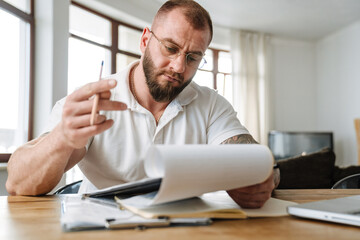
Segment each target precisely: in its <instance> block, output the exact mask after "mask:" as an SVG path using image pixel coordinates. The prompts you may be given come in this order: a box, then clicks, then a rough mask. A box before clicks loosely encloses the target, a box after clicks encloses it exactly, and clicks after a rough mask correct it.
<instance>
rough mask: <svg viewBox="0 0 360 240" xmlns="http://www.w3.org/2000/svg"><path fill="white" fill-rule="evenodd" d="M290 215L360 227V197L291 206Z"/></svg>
mask: <svg viewBox="0 0 360 240" xmlns="http://www.w3.org/2000/svg"><path fill="white" fill-rule="evenodd" d="M287 211H288V213H289V214H290V215H292V216H296V217H302V218H309V219H315V220H323V221H328V222H334V223H342V224H349V225H353V226H358V227H360V195H354V196H350V197H343V198H336V199H331V200H322V201H316V202H310V203H302V204H298V205H294V206H289V207H288V208H287Z"/></svg>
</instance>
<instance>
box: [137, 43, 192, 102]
mask: <svg viewBox="0 0 360 240" xmlns="http://www.w3.org/2000/svg"><path fill="white" fill-rule="evenodd" d="M143 69H144V73H145V79H146V84H147V86H148V88H149V91H150V94H151V96H152V97H153V99H154V100H155V101H157V102H171V101H172V100H173V99H174V98H176V96H177V95H179V94H180V93H181V91H182V90H184V88H185V87H186V86H187V85H189V83H190V82H191V80H192V78H193V77H192V78H190V79H189V80H187V81H186V82H184V77H183V75H181V74H179V73H174V72H172V71H171V72H167V71H165V70H162V71H159V72H157V71H156V70H155V65H154V62H153V60H152V58H151V56H150V52H149V50H148V48H146V50H145V53H144V60H143ZM163 74H167V75H169V76H171V77H173V78H176V79H178V80H179V81H180V82H181V83H182V84H181V85H180V86H177V87H174V86H173V85H172V83H171V82H166V83H165V84H164V85H163V86H162V85H160V84H159V83H158V82H157V80H156V78H157V77H158V76H161V75H163Z"/></svg>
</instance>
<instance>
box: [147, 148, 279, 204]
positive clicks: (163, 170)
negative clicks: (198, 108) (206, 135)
mask: <svg viewBox="0 0 360 240" xmlns="http://www.w3.org/2000/svg"><path fill="white" fill-rule="evenodd" d="M273 163H274V162H273V157H272V154H271V152H270V150H269V149H268V148H267V147H266V146H263V145H258V144H233V145H217V146H214V145H182V146H178V145H154V146H152V147H151V148H150V150H149V152H148V154H147V157H146V159H145V171H146V174H147V175H148V176H149V177H150V178H158V177H161V178H162V183H161V186H160V189H159V191H158V193H157V195H156V196H155V198H154V199H153V201H152V202H151V205H154V204H160V203H165V202H170V201H174V200H180V199H185V198H189V197H195V196H200V195H201V194H203V193H207V192H213V191H218V190H230V189H234V188H239V187H244V186H250V185H254V184H257V183H261V182H263V181H265V180H266V179H267V178H268V177H269V176H270V174H271V172H272V168H273Z"/></svg>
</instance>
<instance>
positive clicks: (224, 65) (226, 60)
mask: <svg viewBox="0 0 360 240" xmlns="http://www.w3.org/2000/svg"><path fill="white" fill-rule="evenodd" d="M231 71H232V66H231V54H230V53H228V52H219V72H223V73H231Z"/></svg>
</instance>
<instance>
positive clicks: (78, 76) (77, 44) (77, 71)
mask: <svg viewBox="0 0 360 240" xmlns="http://www.w3.org/2000/svg"><path fill="white" fill-rule="evenodd" d="M89 56H91V57H89ZM110 59H111V55H110V51H108V50H107V49H105V48H102V47H98V46H95V45H93V44H90V43H87V42H84V41H81V40H78V39H74V38H69V66H68V68H69V70H68V71H69V75H68V93H72V92H73V91H74V90H75V89H76V88H78V87H80V86H83V85H84V84H86V83H89V82H95V81H98V80H99V73H100V66H101V61H104V68H103V72H102V77H106V76H108V75H110V72H111V70H110V68H111V64H110V61H111V60H110Z"/></svg>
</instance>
